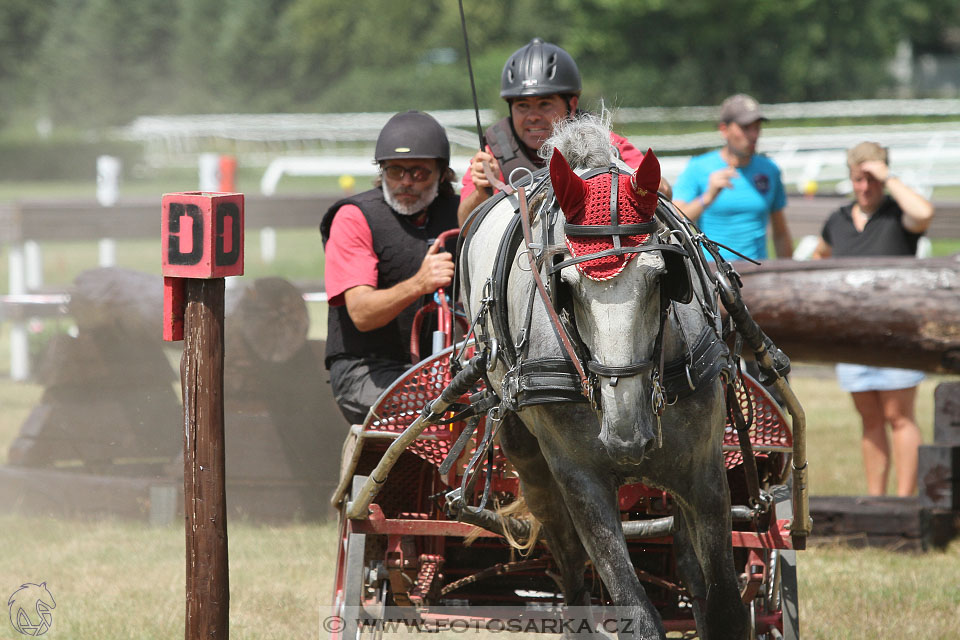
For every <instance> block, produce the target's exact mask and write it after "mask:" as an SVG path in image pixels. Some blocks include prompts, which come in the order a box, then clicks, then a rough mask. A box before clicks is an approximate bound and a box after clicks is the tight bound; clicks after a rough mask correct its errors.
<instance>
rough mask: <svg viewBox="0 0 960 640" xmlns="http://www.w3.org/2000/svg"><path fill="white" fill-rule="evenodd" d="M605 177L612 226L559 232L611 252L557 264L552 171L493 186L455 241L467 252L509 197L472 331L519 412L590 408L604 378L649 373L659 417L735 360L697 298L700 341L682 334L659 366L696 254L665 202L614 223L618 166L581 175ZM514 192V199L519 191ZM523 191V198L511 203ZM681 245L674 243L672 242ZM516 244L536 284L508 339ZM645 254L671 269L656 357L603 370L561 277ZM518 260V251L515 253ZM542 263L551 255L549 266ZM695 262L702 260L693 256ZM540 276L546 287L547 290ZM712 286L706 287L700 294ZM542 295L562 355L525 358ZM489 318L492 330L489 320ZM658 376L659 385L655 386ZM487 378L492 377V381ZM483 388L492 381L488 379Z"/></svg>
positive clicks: (715, 315)
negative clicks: (650, 212) (644, 215)
mask: <svg viewBox="0 0 960 640" xmlns="http://www.w3.org/2000/svg"><path fill="white" fill-rule="evenodd" d="M601 172H610V173H612V174H613V175H612V176H611V177H612V178H613V179H612V180H611V185H612V188H611V191H612V194H611V220H610V224H609V225H573V224H569V223H567V222H566V221H564V232H565V234H567V235H570V236H607V237H612V240H613V247H611V248H609V249H606V250H603V251H599V252H596V253H592V254H588V255H584V256H579V257H572V258H568V259H565V260H564V259H562V257H563V253H562V252H565V251H566V249H565V247H563V248H561V247H558V246H557V245H556V244H555V243H554V228H555V225H556V223H557V221H558V217H559V215H560V213H561V212H560V209H559V205H558V204H557V202H556V199H555V198H554V197H553V190H552V186H551V185H550V181H549V179H547V177H548V170H547V169H541V170H539V171H537V172H535V173H532V174H530V175H529V176H524V177H522V178H521V179H520V180H518V181H517V182H516V184H514V185H512V186H513V187H514V188H511V187H510V186H505V185H495V186H497V187H501V186H503V187H505V188H501V190H500V193H498V194H497V195H495V196H494V197H492V198H490V199H488V200H487V201H486V202H485V203H484V204H483V205H481V206H480V207H479V208H478V209H477V210H476V211H474V213H473V214H472V215H471V217H470V219H469V220H468V221H467V222H466V223H465V224H464V227H465V233H463V234H462V235H461V244H462V246H461V248H460V251H467V250H468V249H469V247H470V244H471V242H472V240H473V238H474V237H475V234H476V230H477V229H478V228H479V227H480V225H481V224H482V222H483V219H484V218H485V217H486V216H487V214H489V212H490V211H491V210H492V209H493V208H494V207H495V206H496V205H497V204H499V203H500V202H501V201H502V200H504V199H509V200H510V202H511V204H512V205H513V208H514V215H513V217H512V218H511V219H510V220H509V222H508V223H507V226H506V228H505V231H504V234H503V236H502V238H501V242H500V245H499V246H498V248H497V253H496V258H495V261H494V267H493V272H492V273H491V275H490V276H489V277H488V278H487V280H486V281H485V283H484V285H483V286H484V295H483V303H482V309H481V310H480V311H479V313H478V317H477V320H476V321H475V323H474V324H475V326H476V327H477V329H478V335H477V338H478V342H479V343H480V344H481V345H483V346H484V348H485V349H486V350H487V351H488V352H489V366H490V368H492V367H493V366H494V365H495V364H496V362H497V361H498V360H499V361H500V362H502V363H503V364H504V365H505V366H506V368H507V373H506V375H505V376H504V378H503V381H502V382H503V384H502V388H501V396H502V403H503V405H504V407H505V408H507V409H510V410H513V411H516V410H519V409H522V408H523V407H527V406H532V405H539V404H545V403H551V402H590V403H591V404H592V405H593V406H594V407H596V406H597V401H598V398H599V396H598V393H599V379H600V378H609V379H610V381H611V385H614V386H615V385H616V384H617V381H618V380H619V378H623V377H628V376H633V375H637V374H639V373H641V372H643V371H647V370H649V369H653V373H652V377H653V389H652V393H653V396H654V411H655V412H656V413H657V415H658V418H659V415H660V413H662V411H663V409H664V406H665V405H666V404H672V403H673V402H675V401H676V400H677V399H679V398H683V397H686V396H688V395H690V394H692V393H693V392H694V391H695V390H696V389H698V388H699V387H700V386H702V385H703V384H706V383H709V382H710V381H712V380H713V379H715V378H716V377H717V376H718V375H719V374H720V373H721V372H726V374H727V377H728V379H729V376H730V374H731V372H732V368H733V365H732V360H731V358H730V352H729V349H728V348H727V345H726V344H725V343H724V342H723V341H722V340H721V338H720V335H721V331H720V320H719V317H720V316H719V312H718V310H717V306H716V300H715V299H711V298H707V299H702V298H701V297H700V296H698V301H699V303H700V307H701V310H702V312H703V313H704V316H705V318H706V319H707V322H706V324H705V326H704V328H703V330H702V332H701V333H700V335H698V336H694V337H693V340H689V339H688V336H686V335H683V334H682V325H680V323H679V322H678V323H677V325H678V326H680V328H681V338H682V341H683V343H684V346H685V349H684V353H683V355H681V356H680V357H678V358H676V359H674V360H671V361H667V362H665V361H664V360H665V358H664V355H665V354H664V352H665V349H664V344H663V343H664V340H663V337H664V331H665V329H666V327H667V326H668V324H669V323H668V315H669V313H670V311H671V309H672V308H673V305H674V303H676V302H680V303H687V302H690V301H691V300H692V298H693V286H692V283H691V281H690V275H689V272H688V270H687V264H686V262H687V261H688V260H690V261H691V262H692V264H693V265H694V267H695V268H694V269H693V271H694V272H699V269H698V268H697V267H700V269H702V268H703V261H702V260H698V259H692V260H691V257H690V256H691V252H693V251H697V252H698V253H699V250H698V249H696V248H695V247H694V242H692V241H691V239H690V238H689V237H683V236H684V235H685V233H686V235H689V231H686V232H685V230H687V229H688V227H687V225H686V224H683V222H681V221H680V220H679V218H678V215H679V214H678V213H676V210H675V209H673V207H672V205H670V204H669V203H668V202H667V201H665V200H664V199H663V198H662V197H661V200H660V202H659V203H658V206H657V210H656V215H655V219H654V220H651V221H650V222H646V223H639V224H619V220H618V213H617V187H616V185H617V183H618V180H617V179H616V174H617V173H618V172H620V169H619V168H617V167H615V166H611V167H607V168H600V169H594V170H591V171H589V172H587V173H585V174H583V176H582V178H583V179H585V180H586V179H589V178H591V177H593V176H596V175H598V174H599V173H601ZM517 189H519V193H518V194H517V195H515V191H516V190H517ZM518 195H519V197H517V196H518ZM528 201H530V202H534V203H538V204H539V207H538V209H537V211H536V214H535V215H536V217H537V218H539V220H540V231H541V237H540V238H539V242H536V243H535V242H533V238H532V229H531V225H530V222H529V220H530V216H529V215H528V211H527V202H528ZM640 234H650V239H649V240H648V241H647V242H644V243H642V244H640V245H638V246H635V247H625V246H623V245H622V244H621V241H620V238H621V236H629V235H640ZM677 239H680V243H677ZM521 244H524V245H525V253H526V255H527V257H528V261H529V263H530V271H531V275H532V276H533V279H534V286H531V288H530V293H529V296H528V299H527V307H526V323H525V326H523V327H521V328H520V330H519V331H518V332H517V333H516V335H514V334H513V332H512V331H511V329H510V325H509V316H508V308H507V299H508V298H507V285H508V282H509V278H510V274H511V271H512V269H513V268H515V265H516V262H517V260H516V259H515V257H516V256H517V255H518V254H517V252H518V250H519V249H520V246H521ZM645 251H659V252H660V253H661V255H662V256H663V258H664V261H665V263H666V266H667V273H666V274H665V276H663V279H662V280H661V285H660V298H661V305H660V308H661V312H660V327H659V331H658V334H657V338H656V340H655V344H654V347H653V351H652V353H651V355H650V357H649V358H648V359H644V360H639V361H637V362H634V363H631V364H629V365H626V366H620V367H612V366H607V365H604V364H603V363H600V362H597V361H595V360H592V359H591V358H590V354H589V352H588V349H587V347H586V345H585V344H584V342H583V340H582V339H581V338H580V336H579V333H578V331H577V328H576V323H575V321H574V319H573V311H572V299H571V298H570V296H569V292H566V291H564V290H565V289H566V287H565V286H564V285H562V283H561V281H560V277H559V274H560V270H561V269H563V268H564V267H567V266H570V265H574V264H577V263H580V262H585V261H588V260H594V259H596V258H599V257H602V256H607V255H625V254H628V253H641V252H645ZM520 255H523V253H521V254H520ZM548 257H550V258H551V259H550V260H548ZM697 257H698V258H699V256H697ZM541 272H542V274H543V275H545V276H546V279H547V281H548V284H544V282H543V277H542V275H541ZM698 276H699V279H700V280H701V282H702V283H703V284H706V282H707V280H708V279H709V278H708V276H707V274H705V273H698ZM464 285H465V287H466V288H467V291H466V294H467V295H468V296H469V291H470V288H471V286H472V283H470V282H469V280H468V278H464ZM708 290H709V289H707V288H705V287H704V288H703V289H702V291H708ZM538 291H539V292H540V295H541V297H542V298H543V299H544V301H545V302H548V304H547V305H546V307H547V310H548V315H550V317H551V323H552V324H553V328H554V331H555V333H556V335H557V337H558V339H559V341H560V342H561V346H562V349H561V351H562V352H564V355H561V356H552V357H541V358H528V357H527V346H528V341H527V336H528V335H529V332H530V328H529V325H530V320H531V316H532V308H533V304H534V301H535V298H536V295H537V292H538ZM487 319H489V323H490V326H489V327H488V326H487V323H486V320H487ZM661 380H662V385H661ZM488 382H489V381H488ZM488 388H489V383H488Z"/></svg>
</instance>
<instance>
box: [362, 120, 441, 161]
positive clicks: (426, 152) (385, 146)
mask: <svg viewBox="0 0 960 640" xmlns="http://www.w3.org/2000/svg"><path fill="white" fill-rule="evenodd" d="M397 158H439V159H440V160H441V164H442V165H444V166H446V165H449V164H450V142H449V141H448V140H447V132H446V131H444V129H443V125H441V124H440V123H439V122H437V121H436V120H435V119H434V118H433V117H432V116H429V115H427V114H426V113H423V112H422V111H412V110H411V111H407V112H405V113H398V114H397V115H395V116H393V117H392V118H390V119H389V120H387V124H385V125H383V129H381V130H380V135H379V136H378V137H377V148H376V150H375V151H374V159H375V160H376V161H377V162H383V161H384V160H396V159H397Z"/></svg>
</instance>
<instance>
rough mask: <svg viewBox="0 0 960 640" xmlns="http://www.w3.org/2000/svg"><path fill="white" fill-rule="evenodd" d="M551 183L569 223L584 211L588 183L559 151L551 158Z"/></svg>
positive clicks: (554, 151) (554, 152) (555, 151)
mask: <svg viewBox="0 0 960 640" xmlns="http://www.w3.org/2000/svg"><path fill="white" fill-rule="evenodd" d="M550 182H551V183H552V184H553V191H554V193H556V194H557V201H558V202H559V203H560V208H561V209H563V215H564V216H565V217H566V219H567V221H568V222H569V221H570V220H573V219H574V218H575V217H576V216H577V214H579V213H581V212H582V211H583V207H584V203H585V202H586V200H587V183H586V182H585V181H584V180H583V179H582V178H581V177H580V176H578V175H577V174H576V173H574V172H573V169H571V168H570V165H569V164H567V159H566V158H564V157H563V154H562V153H560V152H559V151H558V150H557V149H554V150H553V155H552V156H551V157H550Z"/></svg>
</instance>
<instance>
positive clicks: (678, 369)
mask: <svg viewBox="0 0 960 640" xmlns="http://www.w3.org/2000/svg"><path fill="white" fill-rule="evenodd" d="M681 328H682V325H681ZM731 368H732V365H731V363H730V349H729V347H727V344H726V343H725V342H724V341H723V340H720V339H719V338H718V337H717V334H716V332H715V331H714V329H713V327H711V326H710V325H708V324H707V325H704V326H703V330H702V331H701V332H700V335H699V336H698V337H697V340H696V342H695V343H694V344H693V345H692V348H691V349H690V353H689V356H688V357H682V358H677V359H676V360H672V361H670V362H668V363H667V364H666V368H665V369H664V371H663V386H664V389H665V390H666V392H667V395H668V396H669V397H671V398H676V399H679V398H686V397H687V396H689V395H691V394H692V393H693V392H694V391H696V390H697V389H698V388H699V387H700V385H701V384H703V383H705V382H710V381H711V380H713V379H714V378H716V377H717V376H718V375H719V374H720V373H721V372H722V371H726V372H727V375H728V377H729V376H730V375H732V374H731Z"/></svg>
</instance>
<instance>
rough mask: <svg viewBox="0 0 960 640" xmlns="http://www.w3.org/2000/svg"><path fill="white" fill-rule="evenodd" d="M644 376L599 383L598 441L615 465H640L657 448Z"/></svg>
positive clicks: (653, 417)
mask: <svg viewBox="0 0 960 640" xmlns="http://www.w3.org/2000/svg"><path fill="white" fill-rule="evenodd" d="M649 384H650V381H649V379H648V378H647V376H637V377H633V378H629V379H626V380H619V381H618V383H617V384H616V385H614V384H613V383H612V381H602V382H600V394H599V395H600V398H599V407H598V413H599V418H600V441H601V442H602V443H603V446H604V448H605V449H606V450H607V454H608V455H609V456H610V458H611V459H612V460H613V461H614V462H616V463H618V464H640V463H641V462H642V461H643V459H644V457H645V456H646V455H647V453H649V452H650V451H651V450H652V449H653V448H655V446H656V444H657V441H658V440H657V419H656V418H657V416H656V413H655V412H654V411H653V408H652V406H651V398H650V394H649V393H645V390H647V389H648V386H649Z"/></svg>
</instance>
